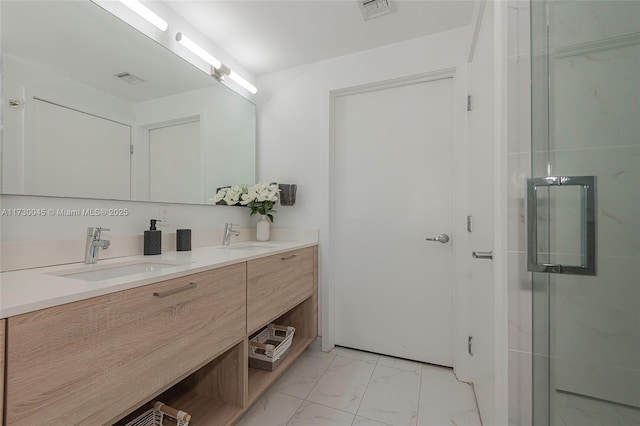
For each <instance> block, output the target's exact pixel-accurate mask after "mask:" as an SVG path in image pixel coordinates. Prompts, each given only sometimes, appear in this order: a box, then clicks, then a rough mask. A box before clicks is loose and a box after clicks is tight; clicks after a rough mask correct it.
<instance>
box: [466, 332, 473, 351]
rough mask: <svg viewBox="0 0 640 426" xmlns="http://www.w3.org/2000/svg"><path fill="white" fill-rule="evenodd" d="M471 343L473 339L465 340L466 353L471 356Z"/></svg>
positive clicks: (470, 337)
mask: <svg viewBox="0 0 640 426" xmlns="http://www.w3.org/2000/svg"><path fill="white" fill-rule="evenodd" d="M472 342H473V337H472V336H469V339H468V340H467V351H468V352H469V355H471V356H473V351H472V350H471V346H472V344H473V343H472Z"/></svg>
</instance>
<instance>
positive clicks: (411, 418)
mask: <svg viewBox="0 0 640 426" xmlns="http://www.w3.org/2000/svg"><path fill="white" fill-rule="evenodd" d="M317 342H318V343H316V344H315V345H312V346H311V347H310V348H309V349H308V350H307V351H306V352H305V353H304V354H303V355H302V356H301V357H300V358H299V359H298V360H297V361H296V362H295V363H294V364H293V365H292V367H291V368H290V370H289V371H287V372H286V373H285V374H284V375H283V376H282V377H281V378H280V380H278V381H277V382H276V383H275V384H274V385H273V387H272V388H271V389H270V390H269V392H268V393H267V394H266V395H265V396H264V397H263V398H262V399H260V400H259V401H258V402H257V403H256V404H255V405H254V406H253V407H252V409H251V410H249V412H248V413H247V414H246V415H245V416H244V417H243V418H242V419H240V421H239V423H238V425H239V426H253V425H256V426H257V425H260V426H282V425H287V426H343V425H344V426H401V425H411V426H445V425H446V426H449V425H452V424H455V425H458V426H480V425H481V423H480V417H479V414H478V410H477V407H476V402H475V396H474V394H473V389H472V387H471V386H470V385H468V384H466V383H462V382H458V381H457V380H456V378H455V376H454V374H453V370H452V369H451V368H445V367H439V366H435V365H430V364H423V363H419V362H414V361H408V360H403V359H399V358H394V357H390V356H384V355H377V354H372V353H369V352H363V351H357V350H353V349H347V348H335V349H334V350H333V351H331V352H329V353H326V352H322V351H321V350H320V344H319V340H318V341H317ZM561 400H562V397H561ZM562 401H563V404H564V405H563V406H562V407H559V408H560V409H561V408H565V409H568V410H572V409H575V408H574V407H572V406H567V404H569V405H577V406H578V407H580V405H579V404H584V401H577V402H572V401H566V400H562ZM618 407H622V408H625V407H623V406H618ZM563 414H564V416H566V417H570V421H573V420H571V419H574V418H576V419H579V415H580V413H571V412H569V413H563ZM592 414H594V413H592ZM618 414H621V413H618ZM571 415H573V417H571ZM595 415H596V416H597V415H600V414H598V413H595ZM626 415H627V417H626V418H627V420H628V421H630V419H635V418H636V417H635V415H636V412H635V411H633V410H631V409H629V411H628V412H626ZM618 418H619V420H621V421H622V419H623V416H622V415H619V417H618ZM558 419H559V421H558V423H557V425H556V426H573V424H574V423H566V424H565V420H564V418H563V417H560V414H559V415H558ZM618 425H621V426H631V425H633V426H640V425H638V424H637V423H634V422H631V421H630V423H628V424H626V423H612V426H618ZM580 426H589V425H580ZM607 426H609V425H607Z"/></svg>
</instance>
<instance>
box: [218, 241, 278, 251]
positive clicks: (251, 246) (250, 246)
mask: <svg viewBox="0 0 640 426" xmlns="http://www.w3.org/2000/svg"><path fill="white" fill-rule="evenodd" d="M218 248H220V249H223V250H257V249H273V248H277V246H275V245H273V244H269V243H261V242H260V241H248V242H243V243H232V244H229V245H228V246H219V247H218Z"/></svg>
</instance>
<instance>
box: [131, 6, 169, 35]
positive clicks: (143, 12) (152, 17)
mask: <svg viewBox="0 0 640 426" xmlns="http://www.w3.org/2000/svg"><path fill="white" fill-rule="evenodd" d="M120 3H122V4H124V5H125V6H127V7H128V8H129V9H131V10H133V11H134V12H135V13H137V14H138V15H140V16H142V17H143V18H144V19H146V20H147V21H149V22H150V23H151V24H153V25H154V26H155V27H156V28H158V29H159V30H160V31H167V28H169V24H168V23H167V21H165V20H164V19H162V18H161V17H159V16H158V15H156V14H155V13H154V12H152V11H151V10H150V9H149V8H148V7H146V6H145V5H143V4H142V3H140V2H139V1H138V0H120Z"/></svg>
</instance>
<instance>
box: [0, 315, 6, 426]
mask: <svg viewBox="0 0 640 426" xmlns="http://www.w3.org/2000/svg"><path fill="white" fill-rule="evenodd" d="M6 326H7V324H6V321H5V320H3V319H2V320H0V404H2V401H4V393H3V392H4V330H5V327H6ZM3 414H4V405H0V425H2V424H4V423H2V422H3V420H2V418H3Z"/></svg>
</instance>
